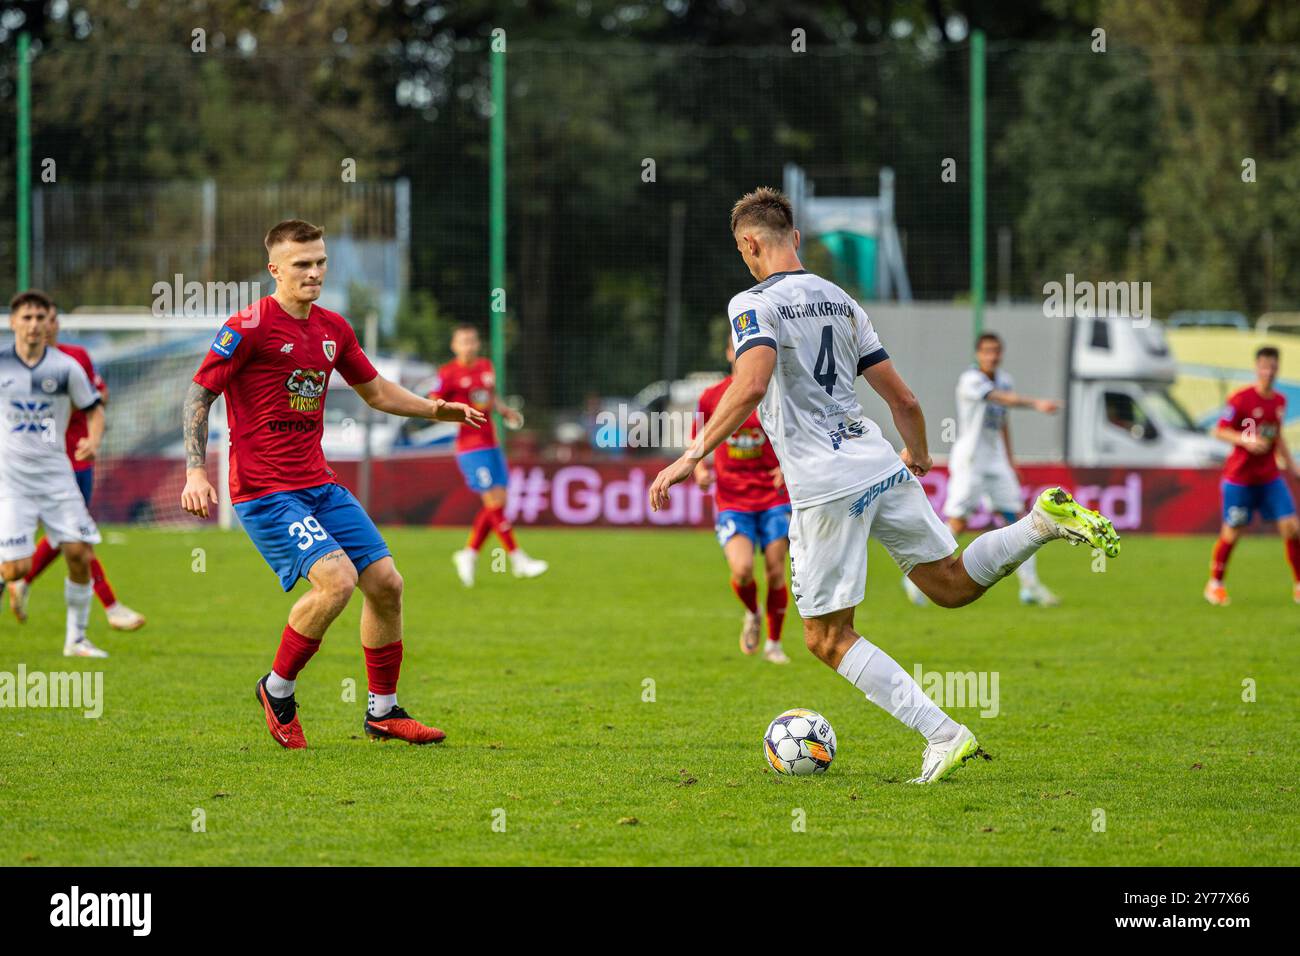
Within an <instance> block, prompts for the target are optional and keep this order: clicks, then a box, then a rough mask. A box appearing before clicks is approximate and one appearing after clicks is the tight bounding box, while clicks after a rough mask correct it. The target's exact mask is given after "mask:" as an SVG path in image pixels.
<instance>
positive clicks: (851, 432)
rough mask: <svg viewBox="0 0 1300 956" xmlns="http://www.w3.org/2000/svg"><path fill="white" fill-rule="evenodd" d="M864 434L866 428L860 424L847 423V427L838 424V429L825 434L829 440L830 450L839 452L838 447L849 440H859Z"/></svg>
mask: <svg viewBox="0 0 1300 956" xmlns="http://www.w3.org/2000/svg"><path fill="white" fill-rule="evenodd" d="M866 433H867V426H866V425H864V424H863V423H862V422H849V423H848V424H847V425H845V424H844V423H843V422H840V427H839V428H837V429H835V431H833V432H827V433H826V434H827V436H828V437H829V438H830V440H831V450H832V451H839V450H840V446H841V445H843V444H844V443H845V442H846V441H848V440H849V439H850V438H861V437H862V436H863V435H865V434H866Z"/></svg>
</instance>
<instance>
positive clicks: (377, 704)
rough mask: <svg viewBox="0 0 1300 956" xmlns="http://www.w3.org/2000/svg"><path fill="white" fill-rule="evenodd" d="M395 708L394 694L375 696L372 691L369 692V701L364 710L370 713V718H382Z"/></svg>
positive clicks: (395, 698)
mask: <svg viewBox="0 0 1300 956" xmlns="http://www.w3.org/2000/svg"><path fill="white" fill-rule="evenodd" d="M396 706H397V695H396V694H376V693H375V692H374V691H370V699H369V701H368V703H367V705H366V708H367V710H369V711H370V715H371V716H372V717H382V716H384V714H386V713H388V712H389V711H390V710H392V709H393V708H394V707H396Z"/></svg>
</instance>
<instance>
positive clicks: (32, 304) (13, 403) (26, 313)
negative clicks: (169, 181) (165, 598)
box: [0, 289, 108, 657]
mask: <svg viewBox="0 0 1300 956" xmlns="http://www.w3.org/2000/svg"><path fill="white" fill-rule="evenodd" d="M53 316H54V303H53V302H51V301H50V299H49V297H48V296H47V295H45V293H43V292H37V291H36V290H34V289H30V290H28V291H26V292H20V293H18V294H17V295H16V296H14V297H13V300H12V301H11V302H10V303H9V327H10V328H11V329H13V333H14V344H13V346H11V347H10V348H9V349H7V350H5V351H4V352H0V405H2V406H3V409H4V412H3V414H4V422H3V423H2V424H0V577H3V578H4V580H5V583H6V584H7V585H8V586H9V588H10V601H11V603H12V602H13V600H14V593H13V592H14V586H15V585H17V584H18V583H19V582H20V581H22V579H23V578H24V577H26V575H27V572H28V571H30V570H31V566H32V554H33V553H34V552H35V551H36V526H37V524H38V523H39V524H41V525H44V526H45V536H46V537H47V538H49V539H50V543H51V544H52V545H53V546H55V547H58V548H61V550H62V551H63V560H64V561H65V562H66V563H67V565H68V577H67V580H65V581H64V584H63V600H64V603H65V604H66V606H67V626H66V629H65V632H64V640H63V656H64V657H107V656H108V653H107V652H106V651H102V650H100V649H99V648H98V647H96V646H95V645H94V644H92V643H91V642H90V639H89V638H87V637H86V625H87V624H88V622H89V620H90V602H91V600H92V595H93V594H94V591H93V590H92V588H91V584H90V562H91V559H92V557H93V554H94V552H93V551H92V549H91V546H92V545H95V544H98V543H99V529H98V528H96V527H95V522H94V519H92V518H91V517H90V512H89V511H88V510H86V501H85V499H84V498H83V497H82V495H81V490H80V489H79V488H78V487H77V479H76V476H75V475H74V474H73V472H72V463H71V462H70V461H69V460H68V456H67V454H66V453H65V451H64V449H65V448H66V445H65V443H64V436H65V434H66V433H67V428H68V418H69V416H70V413H71V410H72V409H74V408H76V409H80V410H81V411H83V412H85V413H86V435H85V437H83V438H82V439H81V440H80V441H79V442H78V443H77V446H76V449H75V451H74V455H73V457H74V458H76V459H77V460H79V461H89V460H91V459H93V458H94V457H95V453H96V452H97V451H98V450H99V443H100V441H101V440H102V439H103V437H104V409H103V408H101V407H100V398H99V392H98V390H97V389H96V388H95V386H94V385H93V384H92V383H91V381H90V377H89V376H88V375H87V374H86V370H85V369H83V368H82V367H81V366H80V365H79V364H77V362H76V361H75V360H74V359H73V358H72V357H71V356H69V355H66V354H65V353H63V352H60V351H59V350H58V349H53V348H50V346H49V344H48V342H49V338H50V323H51V322H52V321H53Z"/></svg>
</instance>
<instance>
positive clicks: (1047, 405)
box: [1034, 398, 1065, 415]
mask: <svg viewBox="0 0 1300 956" xmlns="http://www.w3.org/2000/svg"><path fill="white" fill-rule="evenodd" d="M1063 404H1065V403H1064V402H1058V401H1057V400H1056V399H1054V398H1036V399H1034V411H1037V412H1042V413H1043V414H1044V415H1055V414H1056V413H1057V412H1059V411H1060V410H1061V406H1062V405H1063Z"/></svg>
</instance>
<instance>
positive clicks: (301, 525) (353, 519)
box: [235, 485, 391, 591]
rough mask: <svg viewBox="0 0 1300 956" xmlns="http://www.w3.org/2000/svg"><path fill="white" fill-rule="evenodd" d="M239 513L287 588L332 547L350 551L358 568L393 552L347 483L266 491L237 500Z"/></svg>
mask: <svg viewBox="0 0 1300 956" xmlns="http://www.w3.org/2000/svg"><path fill="white" fill-rule="evenodd" d="M235 514H237V515H239V520H240V522H241V523H242V524H243V525H244V530H245V531H247V532H248V536H249V537H250V538H252V539H253V544H254V545H256V547H257V550H258V551H259V552H261V555H262V557H263V558H265V559H266V563H267V564H269V565H270V566H271V570H272V571H274V572H275V573H276V574H277V575H278V576H279V578H280V587H282V588H284V589H285V590H286V591H291V590H293V586H294V585H295V584H297V583H298V579H299V578H305V577H306V576H307V573H308V572H309V571H311V566H312V565H313V564H315V563H316V562H317V561H319V560H320V559H321V558H322V557H324V556H325V555H327V554H329V553H330V552H331V551H339V550H342V551H344V552H346V553H347V556H348V557H349V558H350V559H351V560H352V564H353V565H354V566H355V567H356V569H357V573H358V574H360V573H361V572H362V571H364V570H365V569H366V568H368V567H370V565H372V564H374V563H375V562H376V561H378V560H380V559H381V558H386V557H388V556H389V554H391V552H390V551H389V550H388V545H387V544H385V543H384V539H383V537H382V536H381V535H380V534H379V529H378V528H376V527H375V523H374V522H373V521H371V520H370V516H369V515H368V514H366V510H365V509H364V508H362V507H361V502H359V501H357V499H356V498H355V497H354V496H353V494H352V492H350V491H348V490H347V489H346V488H344V487H343V486H342V485H317V486H316V487H315V488H302V489H300V490H298V491H279V492H276V493H275V494H270V495H263V496H262V497H261V498H253V499H252V500H250V501H241V502H239V503H238V504H236V505H235Z"/></svg>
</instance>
